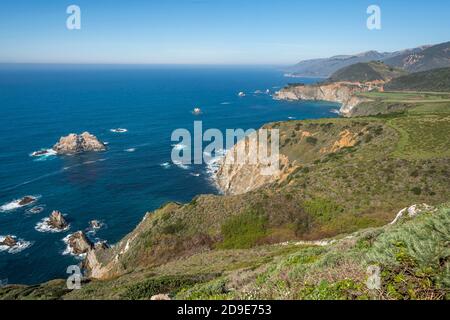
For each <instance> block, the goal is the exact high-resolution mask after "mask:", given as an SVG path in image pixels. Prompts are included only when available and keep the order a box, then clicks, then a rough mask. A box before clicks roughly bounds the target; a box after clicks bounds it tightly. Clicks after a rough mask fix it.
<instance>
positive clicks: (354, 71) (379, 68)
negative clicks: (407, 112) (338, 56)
mask: <svg viewBox="0 0 450 320" xmlns="http://www.w3.org/2000/svg"><path fill="white" fill-rule="evenodd" d="M405 74H406V72H404V71H403V70H400V69H396V68H393V67H390V66H387V65H385V64H384V63H382V62H376V61H372V62H368V63H357V64H353V65H351V66H348V67H345V68H343V69H340V70H338V71H336V72H335V73H333V74H332V75H331V77H330V78H329V79H328V81H330V82H338V81H351V82H367V81H376V80H390V79H392V78H396V77H399V76H402V75H405Z"/></svg>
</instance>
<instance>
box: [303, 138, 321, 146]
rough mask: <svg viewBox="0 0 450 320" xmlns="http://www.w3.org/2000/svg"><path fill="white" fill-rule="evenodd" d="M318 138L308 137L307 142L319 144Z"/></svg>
mask: <svg viewBox="0 0 450 320" xmlns="http://www.w3.org/2000/svg"><path fill="white" fill-rule="evenodd" d="M317 141H318V140H317V138H314V137H307V138H306V142H307V143H309V144H310V145H313V146H315V145H316V144H317Z"/></svg>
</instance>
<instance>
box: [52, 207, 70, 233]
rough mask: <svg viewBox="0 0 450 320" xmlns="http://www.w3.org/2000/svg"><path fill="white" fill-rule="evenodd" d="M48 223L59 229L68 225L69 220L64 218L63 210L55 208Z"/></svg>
mask: <svg viewBox="0 0 450 320" xmlns="http://www.w3.org/2000/svg"><path fill="white" fill-rule="evenodd" d="M48 225H49V226H50V227H51V228H53V229H57V230H63V229H65V228H67V227H68V224H67V221H66V220H65V219H64V217H63V215H62V213H61V212H59V211H57V210H55V211H53V212H52V214H51V215H50V217H49V220H48Z"/></svg>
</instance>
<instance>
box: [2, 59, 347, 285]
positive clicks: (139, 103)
mask: <svg viewBox="0 0 450 320" xmlns="http://www.w3.org/2000/svg"><path fill="white" fill-rule="evenodd" d="M290 81H292V79H289V78H285V77H284V76H283V73H282V72H280V71H278V70H277V69H276V68H270V67H221V66H217V67H214V66H204V67H199V66H62V65H53V66H50V65H40V66H36V65H3V66H0V150H1V152H0V206H1V209H0V237H1V236H6V235H14V236H16V237H17V239H22V241H23V242H22V243H23V246H22V247H21V248H17V250H6V248H3V249H2V250H0V280H1V281H2V283H5V282H8V283H21V284H34V283H40V282H43V281H47V280H50V279H54V278H66V277H67V276H68V275H67V274H66V269H67V267H68V266H69V265H73V264H77V263H79V262H80V260H79V258H77V257H74V256H72V255H70V254H67V252H65V251H66V244H65V243H64V242H63V240H62V239H63V238H64V237H66V236H67V235H68V234H70V233H71V232H75V231H78V230H87V231H89V230H88V229H87V228H88V223H89V221H91V220H94V219H95V220H99V221H101V222H102V224H103V225H102V228H101V229H99V230H97V231H96V232H91V233H89V236H90V238H91V239H92V240H94V241H100V240H106V241H108V243H110V244H114V243H115V242H117V241H118V240H120V239H121V238H122V237H123V236H124V235H126V234H127V233H128V232H130V231H131V230H133V228H134V227H135V226H136V225H137V224H138V223H139V222H140V221H141V220H142V218H143V216H144V214H145V213H146V212H147V211H151V210H154V209H156V208H158V207H160V206H161V205H162V204H164V203H166V202H168V201H178V202H189V201H190V200H191V199H192V198H193V197H195V196H196V195H199V194H208V193H218V190H216V188H215V186H214V184H213V183H212V180H211V174H210V170H209V168H208V166H207V165H205V164H203V165H191V166H177V165H175V164H173V163H171V151H172V148H173V145H174V143H175V142H172V141H171V133H172V131H173V130H175V129H177V128H186V129H189V130H192V128H193V122H194V121H196V120H201V121H202V122H203V128H204V130H206V129H208V128H218V129H221V130H225V129H236V128H242V129H244V130H247V129H249V128H254V129H257V128H259V127H261V126H262V125H263V124H265V123H268V122H272V121H281V120H282V121H287V120H292V119H312V118H324V117H336V116H337V115H336V114H335V113H334V112H333V110H334V109H336V108H338V106H337V105H336V104H333V103H327V102H286V101H276V100H273V99H272V97H271V95H270V94H266V93H265V92H266V90H267V89H268V90H269V91H270V93H273V92H274V91H276V90H279V89H280V88H281V87H283V86H284V85H286V84H287V83H288V82H290ZM294 81H295V82H313V81H315V80H314V79H295V80H294ZM257 90H259V91H261V92H259V91H257ZM241 91H242V92H245V94H246V95H245V97H239V96H238V93H239V92H241ZM255 92H256V93H255ZM195 107H198V108H200V109H201V110H202V114H200V115H194V114H193V113H192V110H193V109H194V108H195ZM113 128H125V129H127V132H123V133H117V132H111V129H113ZM84 131H89V132H90V133H92V134H94V135H96V136H97V137H98V138H99V139H100V140H102V141H106V142H108V150H107V151H106V152H101V153H87V154H82V155H75V156H48V157H40V158H36V157H31V156H30V154H31V153H32V152H33V151H37V150H40V149H48V148H51V147H52V146H53V145H54V144H55V143H56V142H57V141H58V140H59V138H60V137H61V136H64V135H67V134H69V133H72V132H73V133H82V132H84ZM27 195H32V196H36V197H38V201H37V202H36V203H35V204H33V205H31V206H27V207H21V208H14V205H13V204H14V203H13V201H14V200H16V199H20V198H21V197H24V196H27ZM33 206H39V207H41V208H42V209H43V211H41V212H39V213H30V212H29V209H30V208H32V207H33ZM52 210H59V211H61V212H62V213H63V214H65V215H66V218H67V219H68V221H69V223H70V230H67V231H65V232H61V233H51V232H39V231H38V230H36V225H37V224H38V223H39V222H40V221H42V219H43V218H45V217H47V216H48V215H49V214H50V213H51V212H52ZM0 248H1V247H0Z"/></svg>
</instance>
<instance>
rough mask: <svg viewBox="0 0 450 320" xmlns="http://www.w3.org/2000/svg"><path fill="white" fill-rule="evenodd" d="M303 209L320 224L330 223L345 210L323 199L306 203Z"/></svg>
mask: <svg viewBox="0 0 450 320" xmlns="http://www.w3.org/2000/svg"><path fill="white" fill-rule="evenodd" d="M303 207H304V208H305V211H306V213H308V214H310V215H311V216H313V217H314V218H315V219H316V220H318V221H320V222H326V221H330V220H331V219H333V218H334V217H336V216H337V215H338V214H339V213H341V212H343V211H344V208H343V207H341V206H340V205H338V204H336V203H334V202H333V201H331V200H328V199H323V198H316V199H313V200H309V201H305V202H304V203H303Z"/></svg>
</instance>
